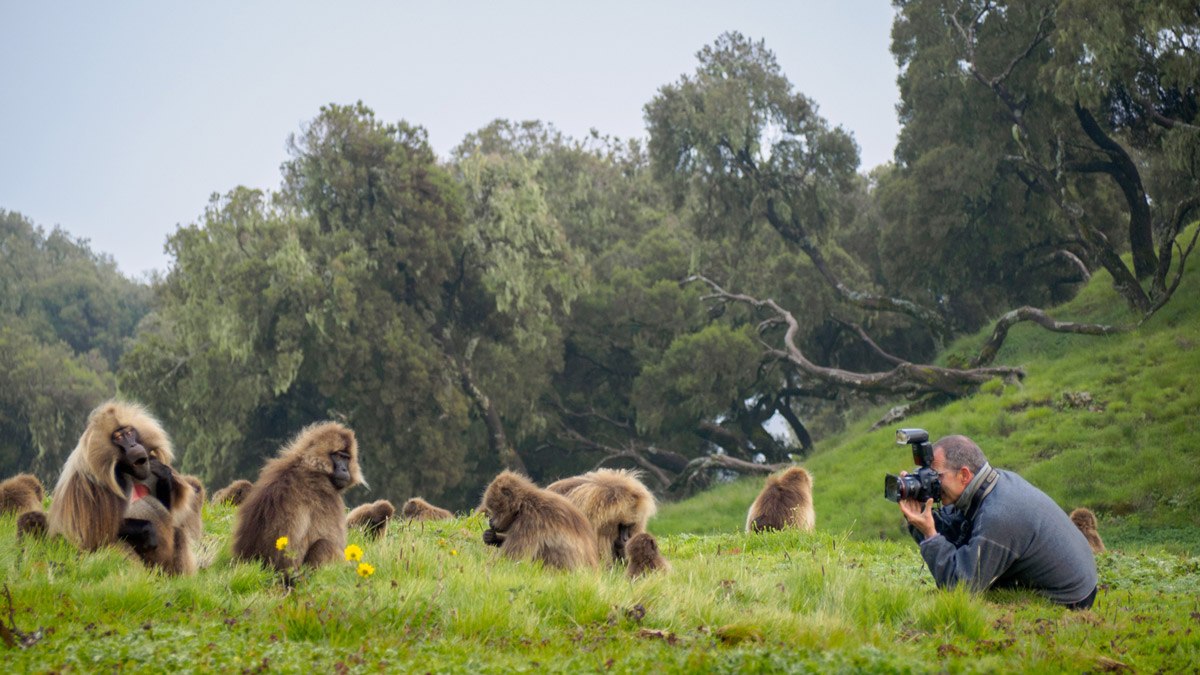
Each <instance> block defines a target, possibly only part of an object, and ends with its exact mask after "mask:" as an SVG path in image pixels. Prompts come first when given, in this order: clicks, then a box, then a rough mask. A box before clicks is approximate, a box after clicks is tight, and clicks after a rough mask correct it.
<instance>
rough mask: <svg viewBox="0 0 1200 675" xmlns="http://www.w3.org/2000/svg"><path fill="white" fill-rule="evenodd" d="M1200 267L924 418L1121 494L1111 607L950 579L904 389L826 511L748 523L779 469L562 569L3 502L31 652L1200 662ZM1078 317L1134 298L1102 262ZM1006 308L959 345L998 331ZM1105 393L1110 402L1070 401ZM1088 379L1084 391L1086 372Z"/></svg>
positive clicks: (1107, 523)
mask: <svg viewBox="0 0 1200 675" xmlns="http://www.w3.org/2000/svg"><path fill="white" fill-rule="evenodd" d="M1198 284H1200V282H1198V281H1197V277H1196V275H1194V274H1193V275H1191V277H1190V278H1189V279H1187V280H1186V281H1185V283H1184V285H1183V286H1182V287H1181V288H1180V290H1179V292H1178V295H1177V297H1176V298H1175V299H1174V301H1173V302H1172V303H1171V304H1170V305H1169V306H1168V307H1167V308H1166V309H1165V310H1164V311H1163V312H1161V313H1160V314H1159V315H1157V316H1156V317H1154V319H1153V320H1151V321H1150V322H1148V323H1147V324H1146V325H1144V326H1142V327H1141V328H1139V329H1138V330H1137V331H1136V332H1133V333H1130V334H1126V335H1120V336H1116V337H1112V338H1088V337H1076V336H1065V335H1057V334H1052V333H1048V332H1046V331H1044V330H1041V329H1039V328H1036V327H1034V326H1028V325H1021V326H1017V327H1015V328H1014V329H1013V330H1012V332H1011V336H1010V338H1009V341H1008V343H1007V344H1006V345H1005V347H1004V349H1003V350H1002V351H1001V353H1000V356H999V359H998V362H1001V363H1006V364H1013V365H1020V366H1022V367H1024V368H1025V369H1026V372H1027V373H1028V375H1027V377H1026V378H1025V379H1024V381H1022V382H1021V383H1019V384H1011V385H1003V384H1001V383H992V384H989V385H988V386H986V387H985V388H984V390H983V391H982V392H981V393H979V394H978V395H976V396H975V397H973V398H971V399H967V400H963V401H959V402H956V403H954V404H952V405H949V406H946V407H944V408H942V409H940V410H937V411H933V412H929V413H926V414H923V415H920V416H917V417H914V418H912V419H910V420H906V421H905V422H904V426H921V427H924V428H926V429H928V430H929V431H930V432H931V433H932V434H934V435H935V436H938V435H942V434H946V433H955V432H959V433H966V434H968V435H971V436H972V437H974V438H975V439H976V440H977V441H979V443H980V444H981V446H982V447H983V448H984V450H985V451H986V452H987V453H988V454H989V456H990V458H991V459H992V461H993V463H994V464H996V465H997V466H1000V467H1004V468H1010V469H1014V470H1017V471H1019V472H1020V473H1022V474H1023V475H1025V476H1026V477H1028V478H1029V479H1030V480H1031V481H1032V482H1033V483H1034V484H1036V485H1038V486H1039V487H1041V488H1042V489H1044V490H1045V491H1046V492H1047V493H1048V494H1050V495H1051V496H1052V497H1054V498H1055V499H1056V500H1058V502H1059V504H1061V505H1062V506H1063V507H1064V508H1067V509H1069V508H1072V507H1074V506H1077V505H1086V506H1089V507H1091V508H1092V509H1093V510H1095V511H1096V512H1097V514H1098V515H1099V517H1100V526H1101V532H1102V534H1103V536H1104V537H1105V540H1106V542H1107V544H1108V545H1109V548H1110V551H1109V552H1108V553H1104V554H1101V555H1099V556H1098V557H1097V565H1098V569H1099V573H1100V581H1101V590H1100V593H1099V595H1098V597H1097V601H1096V606H1095V607H1094V608H1093V610H1092V611H1085V612H1069V611H1066V610H1064V609H1062V608H1060V607H1057V606H1054V605H1051V604H1050V603H1048V602H1046V601H1045V600H1043V599H1041V598H1040V597H1038V596H1037V595H1035V594H1032V593H1027V592H1017V591H1005V592H993V593H987V594H984V595H982V596H971V595H969V594H966V593H964V592H943V591H938V590H936V589H935V588H934V587H933V585H932V582H931V580H930V577H929V574H928V572H927V571H926V569H925V567H924V564H923V562H922V561H921V559H920V556H919V555H918V553H917V549H916V546H915V544H913V543H912V542H911V540H909V539H907V537H906V536H905V535H904V533H903V530H902V528H901V524H900V523H901V519H900V516H899V514H898V513H897V509H896V506H895V505H894V504H892V503H890V502H888V501H886V500H885V499H883V497H882V483H883V475H884V473H886V472H893V473H894V472H896V471H899V470H901V469H907V468H909V462H910V457H909V453H908V452H907V450H906V449H905V448H900V447H897V446H896V445H895V444H894V443H893V442H892V437H893V430H892V429H891V428H888V429H882V430H878V431H868V427H869V425H870V424H871V422H872V421H873V420H874V419H876V418H878V416H879V415H881V414H882V413H883V411H884V410H885V409H886V406H883V407H881V408H880V409H878V410H875V411H871V414H870V415H868V416H866V417H864V418H863V419H860V420H858V421H856V422H854V423H853V424H851V425H850V426H849V427H848V429H847V430H846V431H845V432H843V433H842V434H841V435H839V436H838V437H837V438H833V439H825V440H823V441H822V442H821V443H820V445H819V448H818V451H817V452H816V453H815V454H814V455H813V456H812V457H811V458H809V459H808V460H807V461H806V462H805V466H806V467H808V469H809V470H810V471H811V472H812V474H813V476H814V502H815V505H816V510H817V531H816V532H813V533H800V532H777V533H768V534H763V535H747V534H744V533H742V531H741V530H742V527H743V526H744V523H745V517H746V510H747V508H748V507H749V504H750V503H751V502H752V501H753V499H754V496H755V494H756V493H757V492H758V490H759V488H760V487H761V480H760V479H755V480H742V481H738V482H735V483H732V484H728V485H722V486H719V487H717V488H714V489H713V490H710V491H708V492H706V493H704V494H702V495H699V496H697V497H695V498H693V499H690V500H687V501H685V502H680V503H676V504H666V505H663V506H662V508H661V509H660V514H659V516H658V517H656V518H655V519H654V520H653V521H651V525H650V527H651V530H652V531H653V532H655V533H656V534H657V535H659V539H660V546H661V548H662V551H663V553H664V555H665V556H666V557H667V558H668V559H669V560H670V562H671V565H672V567H673V569H672V570H671V571H670V572H669V573H666V574H659V575H655V576H651V577H649V578H646V579H642V580H638V581H633V582H631V581H629V580H627V579H626V578H625V577H624V576H623V574H622V572H621V570H603V571H598V572H593V571H587V572H572V573H562V572H556V571H551V570H544V569H542V568H541V567H540V566H537V565H532V564H529V563H514V562H511V561H508V560H506V559H503V558H501V557H499V555H498V552H497V551H496V550H495V549H492V548H489V547H486V546H484V545H483V544H482V542H481V533H482V531H483V529H484V527H485V524H484V522H483V521H482V519H481V517H479V516H473V517H462V518H458V519H455V520H452V521H446V522H444V523H440V524H434V525H429V524H426V525H424V526H421V525H419V524H418V525H413V524H399V523H393V525H392V527H391V528H390V529H389V531H388V534H387V536H386V537H385V538H384V539H383V540H381V541H378V542H368V541H364V540H363V539H362V537H361V535H360V534H359V533H357V532H354V533H352V534H351V542H352V543H356V544H359V545H360V546H362V548H363V549H364V550H365V560H366V561H367V562H369V563H370V564H372V565H374V566H375V568H376V572H375V573H374V575H372V576H370V577H369V578H362V577H359V576H357V575H356V573H355V565H354V564H352V563H348V562H347V563H341V562H339V563H338V564H334V565H330V566H327V567H324V568H321V569H319V570H316V571H310V572H307V573H305V574H304V575H302V577H301V578H300V579H299V582H298V583H297V584H296V586H295V587H294V588H292V589H290V590H288V589H285V587H284V586H283V584H282V583H281V582H280V580H279V579H278V578H277V577H276V576H275V575H274V574H272V573H270V572H267V571H265V570H263V569H262V568H261V567H259V566H258V565H253V564H246V563H235V562H233V560H232V556H231V555H230V548H229V546H230V545H229V537H230V534H231V531H232V529H233V516H234V511H233V509H231V508H228V507H225V506H208V507H206V509H205V528H206V529H205V537H204V540H203V542H202V547H201V548H202V554H201V557H202V558H203V559H204V560H206V561H207V563H208V564H207V565H206V566H205V567H204V568H203V569H202V570H201V571H200V572H199V573H198V574H197V575H195V576H193V577H188V578H170V577H164V576H161V575H159V574H157V573H154V572H150V571H147V570H146V569H145V568H143V567H141V566H140V565H138V564H136V563H133V562H130V561H129V560H128V559H126V558H125V557H124V556H123V555H122V554H121V553H120V552H118V551H116V550H103V551H99V552H95V553H89V554H81V553H79V552H77V551H75V550H74V549H73V548H71V547H70V546H69V545H67V544H65V543H64V542H62V541H61V540H48V541H26V542H23V543H19V542H17V540H16V537H15V525H14V519H13V517H11V516H7V517H0V569H2V570H3V573H4V580H5V587H6V588H7V590H8V591H9V592H10V593H11V598H12V600H11V605H10V604H9V601H8V599H7V596H5V595H0V624H3V625H4V626H5V627H6V629H7V630H6V631H0V637H2V638H4V639H3V641H0V645H3V646H0V652H2V653H3V658H4V670H5V671H6V672H67V671H70V672H99V671H122V672H152V671H155V672H157V671H164V670H167V671H171V672H174V671H178V672H184V673H188V672H238V671H242V672H264V671H278V672H321V673H324V672H335V673H340V672H427V671H428V672H472V673H475V672H481V673H492V672H494V673H509V672H531V671H537V672H543V671H552V672H571V673H575V672H599V671H613V672H738V673H743V672H746V673H755V672H812V671H819V672H903V673H912V672H917V673H920V672H1034V673H1037V672H1055V673H1057V672H1063V671H1068V672H1095V671H1114V670H1122V669H1123V668H1125V667H1128V668H1132V669H1134V670H1136V671H1142V672H1155V671H1160V670H1162V671H1180V670H1188V669H1194V668H1195V667H1196V666H1195V664H1197V663H1200V602H1198V601H1197V600H1196V589H1198V588H1200V557H1198V555H1200V494H1198V492H1197V485H1198V484H1200V468H1198V466H1197V462H1196V461H1195V459H1196V452H1197V451H1196V448H1198V447H1200V422H1197V419H1200V415H1197V414H1196V411H1197V408H1198V407H1200V406H1197V403H1198V402H1200V395H1198V390H1197V387H1198V385H1197V382H1196V375H1197V373H1200V311H1197V310H1196V308H1195V302H1194V299H1195V298H1196V297H1200V287H1198ZM1053 314H1054V315H1055V316H1056V317H1060V318H1065V319H1074V320H1086V321H1110V322H1121V321H1125V320H1127V317H1126V315H1125V314H1124V310H1123V309H1122V304H1121V303H1120V302H1119V301H1117V300H1115V299H1114V295H1113V293H1112V291H1111V289H1109V288H1108V285H1107V280H1106V279H1105V278H1103V275H1098V277H1097V279H1096V280H1095V281H1094V282H1093V283H1092V284H1091V286H1089V288H1087V289H1086V290H1085V291H1084V293H1082V294H1081V295H1080V296H1079V297H1078V298H1076V299H1075V301H1073V302H1072V303H1070V304H1069V305H1067V306H1065V307H1061V308H1057V309H1055V310H1054V312H1053ZM984 336H985V333H981V334H980V335H976V336H971V337H968V338H964V339H963V340H961V341H959V342H957V343H955V344H954V345H951V346H950V348H949V349H948V350H947V353H946V354H945V355H944V356H943V358H944V359H950V358H955V356H956V355H957V356H959V357H961V356H962V355H969V354H972V353H974V351H975V350H976V349H977V347H978V344H979V343H980V341H981V340H982V339H984ZM1081 392H1087V393H1088V394H1089V395H1090V396H1091V400H1092V402H1093V403H1092V404H1091V405H1090V406H1088V405H1084V406H1082V407H1078V406H1072V405H1068V404H1067V402H1068V401H1069V400H1071V399H1072V398H1073V399H1074V400H1080V399H1081V397H1080V396H1079V394H1080V393H1081ZM1065 395H1070V396H1065Z"/></svg>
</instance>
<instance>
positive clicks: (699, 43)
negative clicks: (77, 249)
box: [0, 0, 899, 276]
mask: <svg viewBox="0 0 1200 675" xmlns="http://www.w3.org/2000/svg"><path fill="white" fill-rule="evenodd" d="M892 15H893V12H892V8H891V3H890V2H888V1H887V0H839V1H838V2H828V1H825V0H791V1H786V2H785V1H782V0H781V1H774V2H762V1H751V0H742V1H740V2H733V1H730V2H722V3H717V2H704V1H698V0H687V1H679V2H676V1H670V2H667V1H656V0H641V1H640V2H625V1H623V0H608V1H606V2H603V3H599V2H597V3H582V2H570V1H564V0H558V1H553V2H503V1H497V0H493V1H492V2H449V1H445V2H434V1H432V0H429V1H427V2H421V3H410V2H388V3H384V2H358V1H347V0H338V1H337V2H244V1H243V2H225V1H205V2H189V3H178V2H169V1H166V2H164V1H156V2H90V1H89V2H37V1H29V2H24V1H17V0H12V1H10V0H0V208H2V209H7V210H10V211H19V212H21V213H22V214H24V215H25V216H26V217H28V218H30V219H31V220H33V221H34V222H35V223H37V224H39V225H42V226H44V227H45V228H46V229H47V230H48V229H50V228H51V227H53V226H55V225H58V226H61V227H62V228H63V229H65V230H67V231H68V232H70V233H72V234H73V235H75V236H79V237H84V238H87V239H89V240H90V241H91V246H92V248H93V250H96V251H101V252H105V253H109V254H111V255H112V256H113V257H114V258H115V259H116V261H117V264H118V265H119V266H120V268H121V269H122V271H124V272H125V273H127V274H129V275H131V276H141V275H143V274H144V273H145V272H147V271H148V270H151V269H158V270H164V271H165V270H166V269H167V268H168V266H169V264H170V260H169V258H168V256H167V255H166V253H164V251H163V244H164V242H165V240H166V237H167V235H169V234H170V233H171V232H173V231H174V230H175V228H176V227H177V226H178V225H181V224H188V223H191V222H194V221H195V220H196V219H197V218H199V216H200V215H201V214H202V213H203V210H204V206H205V204H207V202H208V199H209V196H210V195H211V194H212V193H214V192H221V193H224V192H227V191H228V190H230V189H232V188H233V187H235V186H237V185H247V186H251V187H257V188H264V189H276V188H277V187H278V186H279V183H280V173H279V166H280V164H281V163H282V162H283V161H284V160H285V159H286V158H287V154H286V142H287V137H288V134H290V133H293V132H297V131H299V130H300V127H301V125H302V124H304V123H305V122H306V121H309V120H311V119H312V118H314V117H315V116H316V115H317V112H318V110H319V108H320V106H321V105H323V104H326V103H331V102H332V103H353V102H354V101H356V100H362V101H363V102H364V103H365V104H366V105H367V106H368V107H370V108H372V109H373V110H374V111H375V113H376V115H377V116H378V117H379V118H380V119H382V120H384V121H395V120H399V119H404V120H407V121H409V122H411V123H414V124H419V125H422V126H424V127H425V128H426V129H427V130H428V131H429V139H430V142H431V143H432V144H433V147H434V149H435V150H436V151H437V152H438V154H439V155H441V156H442V157H446V156H447V155H448V153H449V151H450V149H451V148H453V147H454V146H455V145H457V144H458V142H459V141H461V140H462V138H463V136H464V135H465V134H467V133H469V132H471V131H474V130H476V129H478V128H480V127H482V126H484V125H486V124H487V123H488V122H490V121H491V120H493V119H496V118H499V117H503V118H508V119H511V120H525V119H540V120H544V121H547V122H550V123H553V124H554V125H555V126H557V127H558V128H559V129H560V130H562V131H563V132H565V133H567V134H569V135H572V136H576V137H579V136H583V135H584V134H586V133H587V132H588V130H589V129H591V128H595V129H597V130H598V131H600V132H601V133H604V134H609V135H613V136H619V137H622V138H629V137H644V136H645V124H644V120H643V118H642V107H643V106H644V105H645V104H646V103H647V102H649V101H650V99H651V98H653V96H654V94H655V92H656V91H657V90H658V88H659V87H661V86H663V85H664V84H668V83H671V82H675V81H677V80H678V79H679V77H680V76H681V75H683V74H685V73H691V72H693V71H694V70H695V68H696V57H695V54H696V52H697V51H698V50H699V49H700V48H701V47H703V46H704V45H706V44H710V43H712V42H713V41H714V40H715V39H716V38H717V36H718V35H720V34H721V33H722V32H724V31H730V30H737V31H740V32H742V33H743V34H745V35H747V36H748V37H750V38H753V39H756V40H757V39H765V40H766V44H767V47H768V48H770V49H771V50H772V51H774V52H775V54H776V56H777V57H778V60H779V63H780V65H781V66H782V68H783V71H784V73H785V74H786V75H787V76H788V78H789V79H790V80H791V82H792V84H793V85H794V86H795V87H796V89H798V90H799V91H801V92H803V93H804V94H806V95H807V96H808V97H809V98H812V99H814V100H815V101H816V102H817V104H818V106H819V112H820V114H821V115H822V116H824V117H825V118H826V119H827V120H829V121H830V122H831V123H832V124H835V125H841V126H842V127H844V128H845V129H847V130H848V131H850V132H851V133H853V134H854V137H855V139H856V140H857V141H858V144H859V146H860V148H861V152H862V170H866V169H869V168H871V167H873V166H875V165H878V164H881V163H883V162H886V161H888V160H890V159H891V155H892V150H893V148H894V147H895V141H896V133H897V131H898V129H899V125H898V123H897V120H896V111H895V106H896V103H897V100H898V94H897V90H896V74H897V69H896V65H895V62H894V61H893V60H892V57H891V54H890V53H889V51H888V47H889V44H890V38H889V35H890V30H891V20H892Z"/></svg>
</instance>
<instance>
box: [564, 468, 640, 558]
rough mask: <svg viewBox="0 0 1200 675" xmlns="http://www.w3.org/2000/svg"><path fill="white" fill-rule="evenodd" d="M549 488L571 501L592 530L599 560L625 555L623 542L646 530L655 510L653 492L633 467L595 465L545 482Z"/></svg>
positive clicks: (623, 556)
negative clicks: (551, 481)
mask: <svg viewBox="0 0 1200 675" xmlns="http://www.w3.org/2000/svg"><path fill="white" fill-rule="evenodd" d="M546 489H547V490H549V491H550V492H554V493H556V494H560V495H563V496H564V497H566V498H567V499H569V500H570V501H571V503H572V504H574V505H575V506H576V507H577V508H578V509H579V510H580V511H582V512H583V515H584V516H585V517H587V519H588V522H590V523H591V524H592V527H593V528H594V529H595V531H596V544H597V551H596V553H597V555H598V556H599V559H600V560H601V561H605V562H612V561H616V560H624V559H625V544H626V542H628V541H629V538H630V537H632V536H633V535H635V534H638V533H641V532H645V531H646V523H647V522H648V521H649V520H650V517H651V516H653V515H654V514H655V512H656V511H657V510H658V507H657V505H656V504H655V502H654V495H653V494H651V493H650V490H649V489H647V488H646V486H645V485H643V484H642V481H640V480H638V474H637V472H636V471H627V470H625V469H597V470H595V471H589V472H588V473H585V474H583V475H580V476H572V477H571V478H564V479H562V480H560V481H556V482H554V483H551V484H550V485H548V486H546Z"/></svg>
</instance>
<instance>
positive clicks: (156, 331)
mask: <svg viewBox="0 0 1200 675" xmlns="http://www.w3.org/2000/svg"><path fill="white" fill-rule="evenodd" d="M290 147H291V153H292V158H291V160H290V161H289V162H288V163H287V164H285V166H284V184H283V188H282V190H281V191H280V192H279V193H277V194H274V195H267V194H264V193H261V192H259V191H255V190H248V189H245V188H238V189H235V190H233V191H231V192H230V193H228V194H227V195H225V196H223V197H214V199H213V201H212V203H211V205H210V207H209V208H208V210H207V211H206V212H205V214H204V218H203V219H202V221H201V222H199V223H197V224H195V225H191V226H188V227H185V228H181V229H180V230H178V231H177V232H176V233H175V234H174V235H173V236H172V237H171V239H170V244H169V245H170V247H171V251H172V253H174V255H175V258H176V262H175V265H174V266H173V268H172V269H171V271H170V273H169V274H168V275H167V277H166V279H165V280H164V282H163V283H162V284H161V286H160V287H159V294H160V306H159V309H158V310H157V311H156V312H155V314H153V315H151V316H150V317H148V318H147V319H146V320H145V321H144V322H143V325H142V330H141V331H140V333H139V339H138V343H137V347H136V348H135V349H134V350H133V351H132V352H131V353H130V354H129V355H127V358H126V360H125V362H124V365H125V369H124V370H123V372H122V383H123V386H126V387H127V388H128V389H129V390H131V391H137V392H141V393H142V394H143V395H145V396H147V397H148V398H151V399H152V400H154V401H155V402H156V409H158V408H159V407H161V409H162V410H164V411H165V412H163V415H164V417H166V418H167V420H168V421H169V422H170V425H169V426H170V427H171V428H173V429H178V435H179V436H180V437H181V438H185V439H190V440H189V442H188V443H187V449H186V450H185V452H184V461H185V462H187V463H188V465H189V468H191V469H192V470H197V471H199V472H201V473H202V474H203V475H204V476H205V478H206V479H208V480H210V481H218V482H222V481H228V480H230V479H232V478H235V477H242V476H248V475H253V472H255V471H256V470H257V468H258V467H259V466H260V465H261V463H262V461H263V459H264V458H265V457H267V456H270V455H273V454H274V452H275V451H276V449H277V448H278V447H279V445H280V444H281V443H282V442H283V441H285V440H286V439H287V438H288V437H289V436H291V435H292V434H294V433H295V432H296V431H297V430H298V429H299V428H301V427H302V426H304V425H306V424H309V423H312V422H314V421H317V420H321V419H330V418H331V419H336V420H339V421H342V422H344V423H346V424H348V425H349V426H351V427H352V428H354V429H355V431H356V433H357V434H358V437H359V442H360V447H362V448H363V458H362V462H363V467H364V472H365V473H366V475H367V476H368V480H369V482H371V484H372V485H373V486H374V487H375V488H376V489H379V490H382V491H383V492H384V493H385V494H413V493H416V492H421V493H424V494H427V495H431V496H435V497H438V498H439V499H444V500H445V501H446V503H451V504H455V505H461V506H466V505H467V504H469V503H470V502H471V501H472V500H474V499H475V498H476V497H477V494H476V486H477V484H478V482H479V480H482V478H481V476H482V475H483V474H487V473H489V472H493V470H494V468H495V467H496V466H497V465H507V466H514V467H517V468H520V467H521V458H520V455H519V454H517V453H516V452H515V451H514V447H513V445H512V443H510V441H509V439H508V436H509V429H514V430H515V431H516V433H517V435H518V437H523V436H524V435H525V434H528V433H533V432H535V431H536V430H537V429H538V428H539V425H544V421H542V420H541V418H540V417H539V413H538V411H537V408H536V406H531V405H530V401H536V400H538V399H539V398H540V396H541V392H542V390H543V389H544V388H545V387H546V386H547V385H548V382H549V380H550V377H551V375H552V373H553V372H554V371H555V369H556V368H558V367H559V364H560V363H561V357H560V353H561V352H560V347H559V344H560V338H559V337H558V336H557V332H556V331H557V323H558V322H559V320H560V319H561V317H563V316H565V315H566V313H567V312H568V311H569V309H570V305H571V301H572V299H573V298H574V297H575V295H576V294H577V293H578V292H579V289H580V288H582V286H583V284H585V283H586V279H587V274H586V267H585V266H583V265H582V261H581V260H580V259H578V257H577V256H576V255H575V254H574V253H573V252H572V251H571V248H570V247H569V246H568V245H567V243H566V239H565V237H564V235H563V233H562V231H561V229H560V228H559V226H558V224H557V222H556V221H555V220H554V219H553V218H552V217H551V216H550V215H549V213H548V211H547V209H546V206H545V204H544V201H543V199H542V192H541V188H540V186H539V185H538V184H537V182H536V180H534V176H535V173H536V163H531V162H527V161H525V160H523V159H520V158H501V157H495V156H491V155H480V156H477V157H471V158H468V159H464V160H463V161H461V162H460V163H459V164H457V165H455V166H450V167H447V166H443V165H441V164H440V163H439V162H438V161H437V159H436V158H435V157H434V155H433V153H432V151H431V150H430V148H429V145H428V142H427V140H426V138H425V133H424V131H423V130H421V129H420V128H418V127H412V126H409V125H407V124H405V123H403V122H401V123H396V124H385V123H383V122H380V121H379V120H377V119H376V118H375V116H374V113H372V112H371V111H370V110H369V109H368V108H366V107H365V106H363V105H362V104H358V105H356V106H347V107H343V106H329V107H326V108H323V109H322V111H321V114H320V115H319V116H318V117H317V118H316V119H315V120H313V122H312V123H310V124H308V125H307V126H306V127H305V128H304V130H303V131H302V133H301V134H300V135H299V136H296V137H293V139H292V140H291V143H290Z"/></svg>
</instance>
